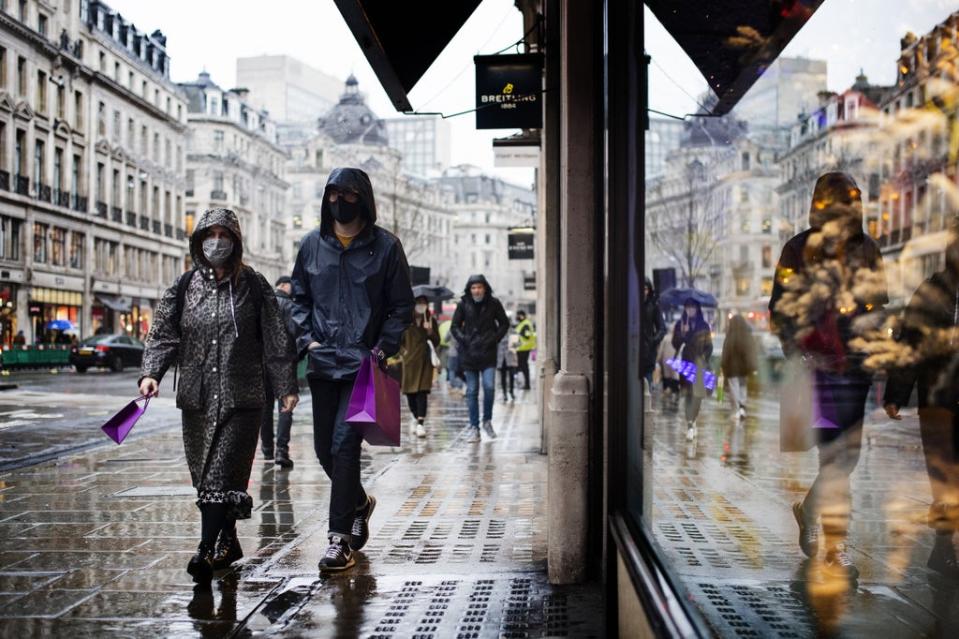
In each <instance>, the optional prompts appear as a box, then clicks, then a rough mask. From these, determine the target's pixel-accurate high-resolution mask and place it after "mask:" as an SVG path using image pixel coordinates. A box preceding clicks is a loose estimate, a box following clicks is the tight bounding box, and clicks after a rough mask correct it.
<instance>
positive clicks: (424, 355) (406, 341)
mask: <svg viewBox="0 0 959 639" xmlns="http://www.w3.org/2000/svg"><path fill="white" fill-rule="evenodd" d="M439 343H440V334H439V325H438V324H437V323H436V320H435V319H434V318H433V314H432V313H431V312H430V306H429V300H427V299H426V298H425V297H422V296H420V297H417V298H416V305H415V306H414V307H413V323H412V324H410V326H409V328H407V329H406V332H404V333H403V340H402V341H401V342H400V354H399V357H400V360H401V361H402V363H403V379H402V389H403V394H404V395H406V400H407V403H408V404H409V407H410V412H411V413H412V414H413V428H414V431H413V432H414V433H415V434H416V436H417V437H426V411H427V408H428V405H429V398H430V390H432V388H433V374H434V368H433V363H432V354H431V352H430V344H432V345H433V348H436V347H437V346H438V345H439Z"/></svg>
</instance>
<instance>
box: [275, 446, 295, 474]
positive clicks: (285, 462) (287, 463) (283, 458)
mask: <svg viewBox="0 0 959 639" xmlns="http://www.w3.org/2000/svg"><path fill="white" fill-rule="evenodd" d="M276 465H277V466H279V467H280V468H283V469H285V470H292V469H293V460H292V459H290V453H288V452H287V451H285V450H283V449H282V448H281V449H279V450H277V451H276Z"/></svg>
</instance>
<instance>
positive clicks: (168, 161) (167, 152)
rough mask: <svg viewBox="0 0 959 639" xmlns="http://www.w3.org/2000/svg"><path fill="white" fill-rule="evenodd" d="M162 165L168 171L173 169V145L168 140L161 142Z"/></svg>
mask: <svg viewBox="0 0 959 639" xmlns="http://www.w3.org/2000/svg"><path fill="white" fill-rule="evenodd" d="M163 165H164V166H166V167H167V168H168V169H169V168H172V167H173V143H172V142H170V140H169V138H167V139H166V140H164V142H163Z"/></svg>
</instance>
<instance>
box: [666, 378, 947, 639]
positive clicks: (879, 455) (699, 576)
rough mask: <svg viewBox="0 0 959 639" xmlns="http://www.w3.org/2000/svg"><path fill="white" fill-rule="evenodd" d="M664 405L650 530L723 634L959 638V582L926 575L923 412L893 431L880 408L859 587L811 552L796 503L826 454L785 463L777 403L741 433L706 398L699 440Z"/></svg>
mask: <svg viewBox="0 0 959 639" xmlns="http://www.w3.org/2000/svg"><path fill="white" fill-rule="evenodd" d="M660 408H661V409H662V410H660V412H658V413H656V414H655V415H654V424H655V431H654V435H653V438H654V443H653V450H654V457H653V473H654V474H653V476H654V477H655V489H654V494H653V496H652V500H653V517H652V523H651V529H652V530H653V531H654V534H655V537H656V540H657V542H658V544H659V546H660V547H661V548H662V550H663V552H664V553H665V555H666V557H667V560H668V563H669V565H670V566H672V567H673V568H674V570H675V571H676V572H677V573H678V575H679V576H680V581H681V583H682V584H683V585H684V586H685V587H686V588H687V589H688V591H689V597H690V599H691V600H692V601H693V602H694V604H695V605H696V607H698V608H699V610H700V611H701V612H702V613H703V615H704V617H705V618H706V620H707V622H708V623H709V624H710V625H711V626H712V628H713V629H714V631H715V632H716V633H717V634H718V635H719V636H724V637H726V636H731V637H735V636H749V637H807V636H818V635H835V636H850V637H853V636H854V637H865V636H876V637H920V636H935V637H955V636H959V584H957V583H956V582H949V581H947V580H945V579H943V578H942V577H941V576H939V575H938V574H937V573H935V572H933V571H931V570H929V569H928V568H927V567H926V561H927V559H928V557H929V553H930V550H931V549H932V543H933V538H934V533H933V531H932V530H931V529H930V528H929V527H927V525H926V518H927V513H928V508H929V504H930V502H931V493H930V486H929V479H928V476H927V473H926V469H925V466H924V462H923V456H922V447H921V442H920V439H919V425H918V418H917V417H916V415H915V411H914V410H913V411H911V412H910V411H906V412H904V415H905V419H904V420H903V421H902V422H891V421H890V420H888V419H887V418H886V417H885V414H884V413H882V412H881V410H879V409H878V408H877V407H876V406H875V405H873V406H871V407H869V409H870V410H871V412H870V413H869V414H868V416H867V422H866V426H865V432H864V439H863V448H862V457H861V459H860V462H859V465H858V467H857V469H856V471H855V472H854V473H853V475H852V495H853V510H852V521H851V528H850V535H849V539H848V546H849V548H850V549H851V551H852V553H851V554H852V559H853V561H854V563H855V565H856V566H857V567H858V568H859V570H860V571H861V577H860V579H859V582H858V584H849V583H848V581H846V580H835V579H830V578H828V577H824V575H823V573H822V571H821V564H819V563H818V562H812V561H810V560H807V559H806V558H805V556H804V555H803V554H802V553H801V552H800V550H799V547H798V528H797V525H796V522H795V520H794V518H793V515H792V511H791V504H792V503H793V502H795V501H798V500H800V499H802V497H803V495H804V494H805V491H806V490H807V489H808V487H809V486H810V484H811V483H812V481H813V479H814V478H815V476H816V471H817V457H816V453H815V451H811V452H808V453H786V454H781V453H780V452H779V449H778V446H779V437H778V428H779V408H778V404H777V402H776V399H775V398H774V397H769V396H765V397H761V398H759V399H753V400H751V403H750V415H749V417H748V418H747V419H746V421H745V422H744V423H742V424H737V423H736V422H735V420H731V419H730V413H729V409H728V404H727V405H726V406H722V405H720V404H719V402H717V401H716V400H715V399H707V400H706V401H705V402H704V404H703V412H702V414H701V417H700V423H701V425H700V428H699V436H698V437H697V438H696V440H695V441H693V442H687V441H686V437H685V425H684V424H682V423H681V422H680V420H679V418H678V417H677V416H676V415H675V413H673V412H671V411H670V410H668V409H664V407H663V406H660Z"/></svg>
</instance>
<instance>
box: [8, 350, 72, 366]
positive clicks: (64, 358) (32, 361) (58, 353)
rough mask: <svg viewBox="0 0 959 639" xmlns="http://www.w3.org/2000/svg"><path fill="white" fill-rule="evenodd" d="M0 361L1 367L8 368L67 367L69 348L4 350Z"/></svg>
mask: <svg viewBox="0 0 959 639" xmlns="http://www.w3.org/2000/svg"><path fill="white" fill-rule="evenodd" d="M0 361H2V362H3V367H4V368H7V369H10V368H49V367H56V366H67V365H69V363H70V347H69V346H44V347H43V348H37V347H34V346H28V347H26V348H23V347H20V348H12V349H9V350H4V351H3V355H2V357H0Z"/></svg>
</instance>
